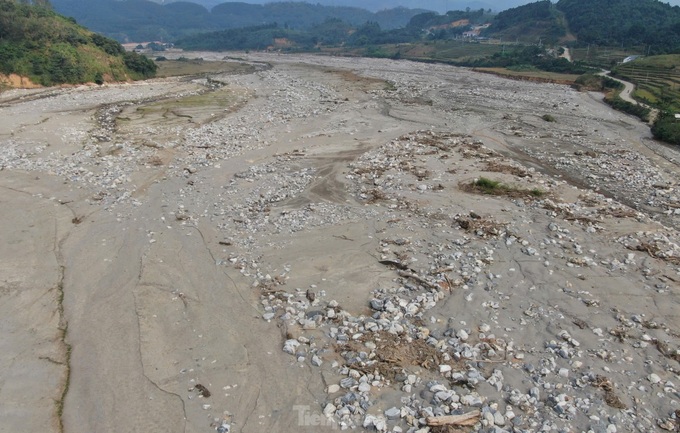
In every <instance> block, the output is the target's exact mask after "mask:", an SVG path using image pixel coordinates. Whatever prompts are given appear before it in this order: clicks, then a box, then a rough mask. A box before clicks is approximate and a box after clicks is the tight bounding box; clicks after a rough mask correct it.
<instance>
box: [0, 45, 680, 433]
mask: <svg viewBox="0 0 680 433" xmlns="http://www.w3.org/2000/svg"><path fill="white" fill-rule="evenodd" d="M185 55H186V54H185ZM196 56H200V57H203V58H205V59H210V58H214V59H221V58H222V57H224V55H223V54H212V53H197V54H196ZM239 56H240V58H241V60H239V61H247V62H251V63H252V64H254V65H256V66H257V68H256V69H257V70H256V71H255V72H253V73H249V74H243V75H231V74H214V75H213V76H212V78H213V79H214V80H216V81H212V80H211V81H206V80H205V79H202V78H196V79H193V80H186V79H158V80H151V81H148V82H143V83H135V84H124V85H107V86H103V87H86V86H83V87H77V88H68V89H33V90H13V91H9V92H5V93H2V94H0V142H1V144H0V202H1V203H2V206H1V207H0V214H1V215H2V221H3V222H4V224H3V225H2V228H0V230H2V236H1V237H2V239H3V240H4V242H2V243H0V313H1V314H2V317H3V320H2V321H0V331H1V332H2V335H3V338H2V341H1V342H0V369H1V371H3V374H2V377H1V378H0V419H2V420H3V421H2V422H0V432H16V431H55V432H58V431H65V432H118V431H135V432H155V431H158V432H168V431H170V432H209V431H215V430H217V431H222V432H224V431H232V432H264V431H271V432H303V431H309V432H318V431H325V430H330V429H335V428H355V429H356V430H357V431H361V430H362V429H364V430H368V431H370V430H376V429H377V430H386V431H416V430H418V429H423V428H425V426H424V423H425V422H426V419H427V417H428V416H441V415H446V414H450V413H454V414H455V413H470V412H472V411H475V410H479V411H480V415H479V417H476V418H474V421H475V422H476V424H475V425H474V426H472V427H466V428H465V429H466V430H465V431H467V430H470V429H472V430H480V431H498V432H502V431H532V432H533V431H565V432H567V431H569V432H571V431H573V432H577V431H578V432H580V431H589V430H592V431H594V432H614V431H618V432H624V431H653V430H655V429H660V428H661V429H677V428H678V422H679V421H678V413H677V412H676V411H678V410H680V396H679V394H678V386H680V378H679V377H678V368H679V367H680V366H679V365H678V362H679V359H680V354H679V352H678V349H679V345H680V338H679V337H678V335H679V334H678V332H679V329H678V325H677V324H678V323H679V321H678V319H679V318H680V302H679V301H680V293H679V291H678V290H679V286H678V281H680V247H678V245H677V243H676V242H677V240H678V233H677V231H676V229H675V228H673V227H675V226H677V221H678V218H680V217H678V216H676V213H680V212H676V209H678V208H680V198H679V197H678V196H676V182H677V180H676V179H677V171H678V166H677V164H676V163H675V160H674V158H676V156H675V155H676V153H675V151H674V150H673V149H669V148H665V147H662V146H660V145H658V144H656V143H653V142H651V141H649V140H648V136H649V132H648V128H647V127H646V126H645V125H643V124H642V123H640V122H638V121H636V120H635V119H633V118H631V117H628V116H625V115H623V114H621V113H617V112H615V111H612V110H610V109H609V107H607V106H606V105H604V104H603V103H602V102H601V101H600V96H599V95H597V94H589V93H578V92H576V91H574V90H572V89H570V88H568V87H566V86H560V85H550V84H534V83H527V82H516V81H510V80H506V79H502V78H498V77H494V76H490V75H486V74H476V73H473V72H471V71H468V70H465V69H459V68H451V67H448V66H441V65H426V64H418V63H411V62H405V61H399V62H393V61H387V60H370V59H336V58H327V57H314V56H280V55H270V54H266V55H265V54H248V55H246V54H241V55H239ZM220 83H221V84H220ZM545 114H549V115H551V116H553V117H554V118H555V119H556V122H546V121H544V120H543V119H542V118H541V117H542V116H543V115H545ZM480 177H485V178H489V179H492V180H498V181H500V182H502V183H503V184H505V185H508V186H509V188H507V189H506V190H504V192H503V191H502V193H501V194H500V195H488V194H481V193H480V192H479V191H476V190H475V189H474V188H471V187H470V185H471V183H472V182H473V181H474V180H475V179H478V178H480ZM600 193H602V194H600ZM399 429H401V430H399ZM409 429H411V430H409ZM422 431H426V430H422ZM442 431H446V430H442ZM451 431H453V430H451Z"/></svg>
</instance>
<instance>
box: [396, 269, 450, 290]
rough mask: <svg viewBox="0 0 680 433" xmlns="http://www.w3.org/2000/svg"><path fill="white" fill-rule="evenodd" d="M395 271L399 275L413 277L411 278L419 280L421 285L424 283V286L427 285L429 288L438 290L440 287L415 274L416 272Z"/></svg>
mask: <svg viewBox="0 0 680 433" xmlns="http://www.w3.org/2000/svg"><path fill="white" fill-rule="evenodd" d="M397 273H398V274H399V276H400V277H404V278H411V279H413V280H416V281H417V282H419V283H420V284H422V285H424V286H427V287H429V288H431V289H435V290H440V289H441V287H439V286H438V285H437V284H435V283H432V282H430V281H427V280H426V279H425V278H422V277H419V276H418V275H416V274H414V273H412V272H408V271H399V272H397Z"/></svg>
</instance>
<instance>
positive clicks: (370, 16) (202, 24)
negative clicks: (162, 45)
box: [52, 0, 425, 42]
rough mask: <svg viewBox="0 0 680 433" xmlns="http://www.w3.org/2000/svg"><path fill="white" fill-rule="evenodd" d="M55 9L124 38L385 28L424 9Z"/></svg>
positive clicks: (99, 1) (135, 3)
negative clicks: (327, 24)
mask: <svg viewBox="0 0 680 433" xmlns="http://www.w3.org/2000/svg"><path fill="white" fill-rule="evenodd" d="M52 3H53V5H54V8H55V9H56V10H57V11H59V13H62V14H64V15H67V16H71V17H74V18H75V19H76V20H77V21H78V22H79V23H81V24H83V25H85V26H87V27H88V28H91V29H93V30H95V31H97V32H100V33H103V34H105V35H107V36H110V37H112V38H115V39H116V40H118V41H121V42H128V41H135V42H142V41H173V40H175V39H177V38H179V37H182V36H187V35H191V34H195V33H200V32H208V31H216V30H224V29H231V28H241V27H248V26H259V25H263V24H272V23H278V24H279V25H280V26H281V27H285V28H291V29H296V30H304V29H308V28H311V27H313V26H315V25H318V24H320V23H322V22H324V21H326V20H327V19H339V20H342V21H343V22H346V23H348V24H352V25H361V24H364V23H366V22H367V21H371V22H376V23H378V24H379V25H380V27H381V28H383V29H393V28H398V27H403V26H404V25H406V24H407V23H408V22H409V20H410V19H411V17H413V16H414V15H417V14H419V13H421V12H424V11H425V10H424V9H406V8H395V9H386V10H382V11H379V12H376V13H372V12H369V11H368V10H365V9H361V8H355V7H333V6H322V5H320V4H311V3H307V2H279V3H267V4H264V5H258V4H249V3H244V2H225V3H222V4H219V5H217V6H215V7H213V8H212V9H211V10H208V9H206V8H205V7H203V6H200V5H198V4H196V3H190V2H174V3H168V4H164V5H161V4H158V3H154V2H152V1H149V0H123V1H118V0H96V1H94V0H52Z"/></svg>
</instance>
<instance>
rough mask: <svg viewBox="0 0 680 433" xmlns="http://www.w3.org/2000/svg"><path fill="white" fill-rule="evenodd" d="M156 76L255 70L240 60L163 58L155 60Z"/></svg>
mask: <svg viewBox="0 0 680 433" xmlns="http://www.w3.org/2000/svg"><path fill="white" fill-rule="evenodd" d="M156 64H157V65H158V71H157V73H156V76H157V77H162V78H164V77H176V76H181V75H196V74H206V73H210V74H214V73H226V74H246V73H250V72H253V71H254V70H255V67H254V66H251V65H247V64H244V63H240V62H211V61H205V60H202V59H191V60H190V59H186V58H182V59H181V60H167V59H166V60H163V61H157V62H156Z"/></svg>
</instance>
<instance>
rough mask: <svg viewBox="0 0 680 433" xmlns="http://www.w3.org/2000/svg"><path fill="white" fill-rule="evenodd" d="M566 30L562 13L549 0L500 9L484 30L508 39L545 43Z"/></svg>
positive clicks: (554, 39) (554, 40)
mask: <svg viewBox="0 0 680 433" xmlns="http://www.w3.org/2000/svg"><path fill="white" fill-rule="evenodd" d="M566 33H567V32H566V25H565V18H564V14H563V13H562V12H561V11H559V10H558V9H557V7H556V6H555V5H554V4H553V3H551V2H550V0H543V1H537V2H535V3H529V4H528V5H525V6H519V7H516V8H513V9H508V10H506V11H503V12H501V13H499V14H498V15H497V16H496V17H495V19H494V20H493V23H492V24H491V26H490V27H489V28H488V29H487V30H486V32H485V34H486V35H489V36H494V37H495V38H501V39H503V40H508V41H515V40H519V41H520V42H524V43H538V42H539V41H541V42H543V43H546V44H554V43H556V42H558V40H559V39H560V38H562V37H564V36H566Z"/></svg>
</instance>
